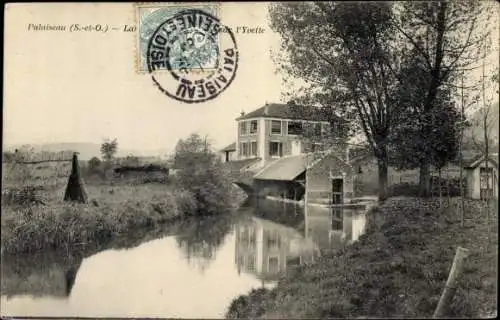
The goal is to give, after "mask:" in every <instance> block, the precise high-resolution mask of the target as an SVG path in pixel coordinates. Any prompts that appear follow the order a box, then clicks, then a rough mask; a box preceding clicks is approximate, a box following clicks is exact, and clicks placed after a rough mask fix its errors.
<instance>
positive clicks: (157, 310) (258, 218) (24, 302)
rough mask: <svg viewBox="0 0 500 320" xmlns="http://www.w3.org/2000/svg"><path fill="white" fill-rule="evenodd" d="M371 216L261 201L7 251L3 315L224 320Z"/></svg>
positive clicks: (349, 236) (346, 239)
mask: <svg viewBox="0 0 500 320" xmlns="http://www.w3.org/2000/svg"><path fill="white" fill-rule="evenodd" d="M365 215H366V214H365V213H364V211H363V210H361V211H360V210H358V211H353V210H343V212H338V213H335V214H334V216H332V215H331V214H330V213H329V210H328V209H325V208H318V207H309V208H308V210H307V214H304V209H303V208H302V207H300V206H295V205H293V204H284V203H280V202H275V201H271V200H260V201H259V202H257V203H255V204H252V205H246V206H244V207H242V208H241V209H240V210H239V211H238V212H237V213H236V214H234V215H231V216H230V217H229V216H219V217H211V218H205V219H196V220H193V221H190V222H189V223H188V224H185V225H183V226H182V228H179V229H180V230H178V231H176V232H175V233H174V234H166V235H163V236H160V237H159V238H157V239H149V240H144V242H142V243H141V242H139V243H134V244H133V245H132V247H129V248H127V249H103V250H102V251H100V252H97V253H95V254H92V255H90V256H88V257H80V258H79V257H78V256H76V257H75V256H72V255H71V254H69V255H67V256H65V257H62V255H61V254H55V255H54V254H48V253H47V254H43V253H42V254H39V255H36V256H30V257H29V258H13V257H11V258H6V259H2V260H4V261H2V264H3V266H2V267H3V268H2V269H3V270H2V295H1V315H2V316H58V317H78V316H79V317H163V318H166V317H173V318H223V317H224V315H225V313H226V311H227V308H228V307H229V305H230V303H231V301H232V300H233V299H234V298H236V297H238V296H239V295H241V294H245V293H248V292H249V291H250V290H251V289H253V288H261V287H266V288H272V287H273V286H274V285H275V284H276V282H277V280H278V279H279V277H280V276H281V275H283V274H285V273H286V271H287V270H289V268H293V266H294V265H298V264H301V263H307V262H310V261H314V259H315V258H316V257H318V255H320V254H321V251H322V250H324V249H329V248H330V249H332V248H333V249H335V248H340V247H342V246H344V245H346V244H349V243H351V242H353V241H356V239H357V238H358V237H359V236H360V235H361V234H362V233H363V232H364V228H365V222H366V216H365Z"/></svg>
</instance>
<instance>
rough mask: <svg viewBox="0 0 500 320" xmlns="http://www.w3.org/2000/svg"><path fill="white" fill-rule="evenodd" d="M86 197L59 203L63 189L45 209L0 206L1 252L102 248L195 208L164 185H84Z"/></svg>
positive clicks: (188, 198)
mask: <svg viewBox="0 0 500 320" xmlns="http://www.w3.org/2000/svg"><path fill="white" fill-rule="evenodd" d="M58 191H61V192H58ZM87 192H88V194H89V200H90V201H89V203H88V204H79V203H68V202H63V201H62V195H63V194H64V193H63V190H57V189H56V190H52V192H49V193H50V197H49V199H48V200H47V203H46V205H41V204H39V205H29V206H16V205H2V224H1V231H2V242H1V248H2V253H3V254H15V253H27V252H35V251H39V250H47V249H50V250H52V249H58V248H65V247H67V246H75V245H80V246H81V245H90V244H92V243H94V242H96V243H101V242H105V241H107V240H108V239H109V238H112V237H116V236H119V235H122V234H124V233H126V232H127V231H130V230H133V229H137V228H144V227H151V226H155V225H159V224H163V223H167V222H169V221H173V220H175V219H177V218H179V217H181V216H183V215H186V214H188V213H190V212H192V211H193V210H194V208H195V205H196V204H195V202H194V200H193V197H192V196H191V195H190V194H189V193H187V192H184V191H176V190H173V189H171V188H167V187H166V186H165V185H155V184H145V185H141V186H128V185H122V186H117V187H111V186H105V185H101V186H87Z"/></svg>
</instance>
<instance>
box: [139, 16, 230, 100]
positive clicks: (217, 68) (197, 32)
mask: <svg viewBox="0 0 500 320" xmlns="http://www.w3.org/2000/svg"><path fill="white" fill-rule="evenodd" d="M146 64H147V68H148V72H149V73H150V75H151V78H152V80H153V83H154V84H155V85H156V86H157V87H158V89H160V91H161V92H163V93H164V94H166V95H167V96H169V97H171V98H173V99H175V100H178V101H182V102H186V103H200V102H204V101H208V100H211V99H214V98H215V97H217V96H218V95H219V94H221V93H222V92H223V91H224V90H226V89H227V88H228V86H229V85H230V84H231V82H232V81H233V79H234V77H235V75H236V70H237V67H238V48H237V45H236V41H235V37H234V34H233V33H232V31H231V30H230V28H227V27H225V26H223V25H222V24H221V23H220V21H219V19H218V18H217V17H215V16H213V15H212V14H210V13H208V12H206V11H203V10H200V9H186V10H181V11H179V12H177V13H176V14H174V15H173V16H169V17H167V18H166V19H165V20H164V21H163V22H162V23H160V25H159V26H158V27H157V29H156V30H155V31H154V32H153V34H152V35H151V37H150V39H149V42H148V47H147V51H146ZM165 70H166V71H168V72H164V71H165Z"/></svg>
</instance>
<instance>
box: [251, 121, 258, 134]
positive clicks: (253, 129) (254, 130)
mask: <svg viewBox="0 0 500 320" xmlns="http://www.w3.org/2000/svg"><path fill="white" fill-rule="evenodd" d="M255 133H257V120H252V121H250V134H255Z"/></svg>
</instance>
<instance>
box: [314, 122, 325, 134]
mask: <svg viewBox="0 0 500 320" xmlns="http://www.w3.org/2000/svg"><path fill="white" fill-rule="evenodd" d="M321 128H322V124H321V123H314V124H313V132H314V135H315V136H316V137H320V136H321V135H322V133H323V131H322V130H321Z"/></svg>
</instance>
